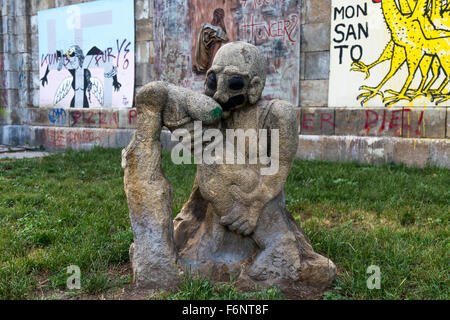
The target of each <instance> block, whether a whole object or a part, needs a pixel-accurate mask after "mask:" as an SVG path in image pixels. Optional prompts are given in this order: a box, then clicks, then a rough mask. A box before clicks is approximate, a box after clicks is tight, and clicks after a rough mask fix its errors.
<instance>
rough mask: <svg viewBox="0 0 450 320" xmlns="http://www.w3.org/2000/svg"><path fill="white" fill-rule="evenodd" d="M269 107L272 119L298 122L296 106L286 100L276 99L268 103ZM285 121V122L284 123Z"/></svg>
mask: <svg viewBox="0 0 450 320" xmlns="http://www.w3.org/2000/svg"><path fill="white" fill-rule="evenodd" d="M267 107H269V109H270V111H269V113H270V116H271V118H275V119H279V120H282V121H283V120H284V121H295V122H296V121H297V111H296V110H295V108H294V106H293V105H292V104H291V103H290V102H288V101H285V100H278V99H274V100H271V101H268V103H267ZM284 121H283V122H284Z"/></svg>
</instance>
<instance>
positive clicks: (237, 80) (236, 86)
mask: <svg viewBox="0 0 450 320" xmlns="http://www.w3.org/2000/svg"><path fill="white" fill-rule="evenodd" d="M228 86H229V87H230V89H231V90H241V89H242V88H244V86H245V83H244V79H242V78H241V77H238V76H234V77H232V78H231V79H230V80H229V81H228Z"/></svg>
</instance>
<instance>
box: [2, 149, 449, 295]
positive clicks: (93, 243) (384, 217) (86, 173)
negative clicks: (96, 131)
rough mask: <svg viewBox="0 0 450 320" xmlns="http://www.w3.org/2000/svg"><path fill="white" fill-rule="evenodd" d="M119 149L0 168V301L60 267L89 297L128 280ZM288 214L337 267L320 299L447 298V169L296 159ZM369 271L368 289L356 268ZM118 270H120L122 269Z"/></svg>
mask: <svg viewBox="0 0 450 320" xmlns="http://www.w3.org/2000/svg"><path fill="white" fill-rule="evenodd" d="M120 158H121V156H120V150H105V149H95V150H94V151H88V152H73V151H69V152H67V153H66V154H55V155H52V156H50V157H47V158H44V159H29V160H15V161H9V160H3V161H0V299H21V298H25V299H36V298H41V297H43V296H46V294H48V293H49V292H50V293H51V292H63V291H66V281H67V278H68V276H69V275H68V274H67V273H66V269H67V267H68V266H70V265H78V266H79V267H80V268H81V272H82V280H81V282H82V283H81V284H82V290H81V291H80V292H77V293H75V294H79V295H82V294H90V295H99V294H103V293H105V292H108V291H110V290H114V289H118V288H122V287H125V286H127V285H128V284H129V282H130V275H129V272H128V268H127V265H128V263H129V257H128V249H129V246H130V244H131V242H132V241H133V234H132V230H131V228H130V223H129V218H128V208H127V203H126V197H125V194H124V191H123V173H122V169H121V167H120V162H121V159H120ZM163 163H164V170H165V173H166V176H167V177H168V179H169V180H170V181H171V182H172V184H173V186H174V197H175V199H174V213H176V212H178V211H179V210H180V209H181V207H182V205H183V204H184V202H185V201H186V200H187V198H188V197H189V194H190V191H191V187H192V184H193V180H194V175H195V166H174V165H172V164H171V162H170V157H169V155H168V154H165V155H164V162H163ZM286 198H287V205H288V208H289V210H290V211H291V212H292V213H293V215H294V216H295V217H296V218H297V219H298V221H301V225H302V227H303V229H304V231H305V232H306V234H307V235H308V237H309V238H310V240H311V242H312V244H313V246H314V248H315V250H316V251H317V252H319V253H321V254H323V255H326V256H328V257H329V258H330V259H332V260H333V261H334V262H335V264H336V265H337V266H338V269H339V274H338V278H337V281H336V283H335V284H334V287H333V288H332V289H331V290H330V291H328V292H326V293H325V294H324V295H323V298H324V299H449V298H450V294H449V288H450V277H449V270H450V268H449V263H450V259H449V258H450V257H449V252H450V250H449V249H450V244H449V239H450V237H449V236H450V234H449V225H448V222H449V214H450V212H449V199H450V175H449V170H446V169H438V168H426V169H423V170H420V169H411V168H406V167H403V166H394V165H386V166H383V167H373V166H368V165H359V164H349V163H347V164H338V163H326V162H306V161H296V162H295V165H294V168H293V170H292V173H291V175H290V177H289V179H288V182H287V185H286ZM370 265H377V266H379V267H380V269H381V289H380V290H369V289H367V286H366V280H367V278H368V277H369V276H370V275H368V274H366V270H367V268H368V267H369V266H370ZM124 270H125V271H124ZM152 298H155V299H161V298H162V299H227V298H228V299H279V298H282V296H281V294H280V293H279V292H278V291H277V290H276V289H274V288H271V289H267V290H262V291H257V290H256V291H255V293H254V294H244V293H240V292H238V291H236V290H235V289H234V287H233V285H232V284H213V283H212V282H210V281H208V280H205V279H204V280H199V279H186V280H185V281H184V282H183V284H182V285H181V286H180V290H179V291H178V292H174V293H164V292H161V293H158V294H156V296H154V297H152Z"/></svg>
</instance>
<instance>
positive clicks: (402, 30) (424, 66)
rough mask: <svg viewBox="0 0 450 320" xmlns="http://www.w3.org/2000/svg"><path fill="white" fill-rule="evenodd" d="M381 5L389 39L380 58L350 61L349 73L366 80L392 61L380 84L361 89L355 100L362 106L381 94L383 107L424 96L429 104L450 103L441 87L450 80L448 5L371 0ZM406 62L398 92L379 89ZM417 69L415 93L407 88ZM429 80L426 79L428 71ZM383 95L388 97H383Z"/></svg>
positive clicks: (433, 0) (441, 0) (438, 0)
mask: <svg viewBox="0 0 450 320" xmlns="http://www.w3.org/2000/svg"><path fill="white" fill-rule="evenodd" d="M372 1H373V2H374V3H379V2H381V6H382V11H383V15H384V19H385V21H386V24H387V26H388V29H389V31H390V33H391V40H390V42H389V43H388V44H387V46H386V48H385V49H384V51H383V53H382V54H381V56H380V58H379V59H378V60H377V61H375V62H374V63H372V64H369V65H366V64H365V63H363V62H362V61H359V62H353V63H352V67H351V70H352V71H359V72H364V73H365V74H366V79H367V78H368V77H369V76H370V72H369V70H370V69H371V68H373V67H374V66H376V65H377V64H379V63H381V62H384V61H387V60H391V65H390V70H389V72H388V74H387V75H386V76H385V77H384V79H383V80H382V81H381V83H380V84H379V85H378V86H377V87H375V88H372V87H368V86H361V87H360V90H365V91H366V92H363V93H361V94H360V95H359V96H358V97H357V100H361V105H364V104H365V103H366V102H367V101H369V100H370V99H372V98H374V97H376V96H377V95H380V96H381V98H382V99H383V103H385V104H386V106H392V105H393V104H395V103H397V102H399V101H401V100H407V101H412V100H414V99H416V98H418V97H421V96H427V97H428V98H429V99H430V100H431V101H435V102H436V104H437V105H438V104H440V103H442V102H444V101H447V100H450V93H444V92H443V91H444V88H445V87H446V86H447V84H448V83H449V81H450V11H448V9H450V4H449V3H448V1H447V0H398V1H399V5H397V3H396V1H395V0H372ZM405 62H406V65H407V68H408V77H407V79H406V81H405V84H404V86H403V88H402V89H401V91H400V92H396V91H394V90H390V89H388V90H386V91H385V92H384V93H383V92H382V91H381V88H382V87H383V86H384V85H385V84H386V83H387V82H388V81H389V79H391V78H392V77H393V76H394V74H395V73H396V72H397V71H398V70H399V69H400V67H401V66H402V65H403V64H404V63H405ZM417 69H420V71H421V75H422V80H421V83H420V85H419V87H418V88H417V90H410V89H409V87H410V85H411V82H412V80H413V78H414V75H415V73H416V71H417ZM441 69H442V70H443V72H444V75H445V80H444V81H443V83H442V84H441V85H440V86H439V88H437V89H435V90H433V89H430V88H431V86H432V85H433V84H434V83H435V82H436V80H437V79H438V77H439V75H440V70H441ZM430 70H431V73H432V77H431V79H430V80H428V75H429V71H430ZM385 93H387V94H390V95H391V96H389V97H385Z"/></svg>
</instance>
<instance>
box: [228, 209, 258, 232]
mask: <svg viewBox="0 0 450 320" xmlns="http://www.w3.org/2000/svg"><path fill="white" fill-rule="evenodd" d="M260 213H261V212H260V208H258V207H257V206H254V207H251V208H250V209H248V208H243V207H237V208H235V209H233V211H232V212H231V213H230V214H229V215H227V216H225V217H222V219H220V224H221V225H223V226H226V227H228V229H230V230H231V231H233V232H236V233H237V234H241V235H243V236H249V235H251V234H252V233H253V231H255V228H256V224H257V223H258V219H259V215H260Z"/></svg>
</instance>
